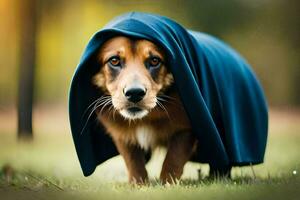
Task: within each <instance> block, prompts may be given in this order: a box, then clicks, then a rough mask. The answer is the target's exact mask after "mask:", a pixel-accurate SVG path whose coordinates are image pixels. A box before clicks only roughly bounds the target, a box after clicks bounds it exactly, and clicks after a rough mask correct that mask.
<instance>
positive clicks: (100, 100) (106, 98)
mask: <svg viewBox="0 0 300 200" xmlns="http://www.w3.org/2000/svg"><path fill="white" fill-rule="evenodd" d="M110 100H111V96H102V97H100V98H98V99H97V100H95V101H94V102H93V103H92V104H91V105H90V106H89V108H91V106H92V105H93V104H94V107H93V109H92V110H91V112H90V113H89V115H88V117H87V120H86V121H85V123H84V126H83V128H82V130H81V132H80V135H81V134H82V133H83V131H84V130H85V128H86V126H87V124H88V122H89V120H90V118H91V117H92V115H93V113H94V112H95V111H96V110H97V108H99V107H100V106H101V105H103V104H104V103H105V102H107V101H110ZM86 112H87V111H86ZM85 114H86V113H85ZM85 114H84V115H85Z"/></svg>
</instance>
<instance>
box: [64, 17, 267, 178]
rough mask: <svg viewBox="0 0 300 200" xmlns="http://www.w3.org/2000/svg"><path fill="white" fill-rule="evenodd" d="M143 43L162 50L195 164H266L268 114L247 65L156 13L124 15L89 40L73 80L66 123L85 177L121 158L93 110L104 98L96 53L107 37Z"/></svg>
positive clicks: (224, 48)
mask: <svg viewBox="0 0 300 200" xmlns="http://www.w3.org/2000/svg"><path fill="white" fill-rule="evenodd" d="M117 35H123V36H128V37H134V38H143V39H147V40H149V41H152V42H154V43H155V44H158V45H159V46H161V47H162V48H163V49H164V50H165V52H166V55H167V60H168V63H169V67H170V70H171V72H172V74H173V76H174V80H175V84H176V88H177V91H178V93H179V96H180V98H181V101H182V103H183V106H184V108H185V110H186V113H187V115H188V117H189V120H190V123H191V126H192V130H193V134H194V135H195V136H196V138H197V139H198V144H199V145H198V149H197V153H196V155H195V156H194V157H193V161H196V162H201V163H209V164H210V166H212V167H214V168H216V169H222V168H226V167H227V166H243V165H249V164H258V163H262V162H263V159H264V153H265V147H266V141H267V132H268V110H267V105H266V101H265V97H264V94H263V91H262V88H261V86H260V84H259V82H258V80H257V79H256V77H255V75H254V73H253V72H252V71H251V69H250V67H249V65H248V63H247V62H246V61H245V60H244V59H243V58H242V57H241V56H240V55H239V54H238V53H237V52H236V51H234V50H233V49H232V48H231V47H229V46H228V45H226V44H224V43H223V42H222V41H220V40H218V39H216V38H214V37H212V36H210V35H207V34H204V33H201V32H195V31H190V30H187V29H185V28H184V27H182V26H181V25H179V24H178V23H176V22H174V21H172V20H170V19H168V18H166V17H163V16H158V15H154V14H146V13H137V12H132V13H127V14H124V15H122V16H119V17H117V18H115V19H114V20H112V21H111V22H110V23H109V24H107V25H106V26H105V27H104V28H103V29H101V30H100V31H98V32H97V33H96V34H95V35H94V36H93V37H92V38H91V40H90V41H89V43H88V45H87V47H86V49H85V51H84V53H83V55H82V57H81V60H80V62H79V64H78V66H77V69H76V71H75V74H74V76H73V79H72V83H71V88H70V96H69V117H70V124H71V130H72V135H73V140H74V144H75V147H76V151H77V155H78V158H79V161H80V164H81V168H82V171H83V174H84V175H85V176H89V175H91V174H92V173H93V172H94V170H95V168H96V167H97V165H99V164H101V163H102V162H104V161H106V160H107V159H109V158H111V157H113V156H116V155H118V151H117V149H116V147H115V145H114V143H113V142H112V139H111V138H110V136H109V135H108V134H106V133H105V130H104V128H103V126H102V125H101V123H100V122H99V121H98V120H97V119H96V114H93V115H92V116H91V117H90V118H89V119H88V116H86V115H85V111H86V109H87V108H88V106H89V105H90V104H91V103H92V102H93V101H94V100H96V99H97V98H99V97H100V96H101V95H102V94H101V91H99V90H98V89H97V88H96V87H95V86H93V84H92V81H91V80H92V77H93V75H94V74H95V73H97V72H98V71H99V63H97V59H96V54H97V52H98V50H99V48H100V46H101V45H102V44H103V43H104V42H105V41H107V40H108V39H109V38H111V37H114V36H117Z"/></svg>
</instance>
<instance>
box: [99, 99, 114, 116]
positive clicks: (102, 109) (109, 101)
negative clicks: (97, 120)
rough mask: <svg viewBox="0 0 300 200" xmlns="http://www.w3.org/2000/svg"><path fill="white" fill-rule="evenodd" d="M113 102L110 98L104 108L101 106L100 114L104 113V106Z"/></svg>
mask: <svg viewBox="0 0 300 200" xmlns="http://www.w3.org/2000/svg"><path fill="white" fill-rule="evenodd" d="M111 103H112V101H111V100H108V101H107V102H106V103H105V104H104V105H103V106H102V108H101V110H100V112H99V114H100V115H102V112H103V111H104V108H105V107H106V106H108V105H109V104H111Z"/></svg>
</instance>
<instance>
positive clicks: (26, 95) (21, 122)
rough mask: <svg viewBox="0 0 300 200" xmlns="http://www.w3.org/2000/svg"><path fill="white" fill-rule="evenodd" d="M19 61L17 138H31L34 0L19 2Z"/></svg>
mask: <svg viewBox="0 0 300 200" xmlns="http://www.w3.org/2000/svg"><path fill="white" fill-rule="evenodd" d="M19 3H20V4H19V5H20V6H19V11H20V20H21V21H20V63H19V88H18V89H19V90H18V138H19V139H32V138H33V133H32V107H33V88H34V87H33V86H34V68H35V60H36V48H35V45H36V0H26V1H20V2H19Z"/></svg>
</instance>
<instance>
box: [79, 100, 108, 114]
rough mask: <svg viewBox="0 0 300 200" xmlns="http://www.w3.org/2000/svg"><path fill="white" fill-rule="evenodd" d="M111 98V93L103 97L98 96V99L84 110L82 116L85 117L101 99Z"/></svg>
mask: <svg viewBox="0 0 300 200" xmlns="http://www.w3.org/2000/svg"><path fill="white" fill-rule="evenodd" d="M108 98H111V96H110V95H102V96H101V97H99V98H97V99H96V100H94V101H93V102H92V103H91V104H90V105H89V106H88V107H87V108H86V109H85V110H84V112H83V114H82V117H84V116H85V115H86V113H87V112H88V111H89V109H90V108H91V107H92V106H93V105H94V104H97V103H99V102H101V101H103V100H104V99H108Z"/></svg>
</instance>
